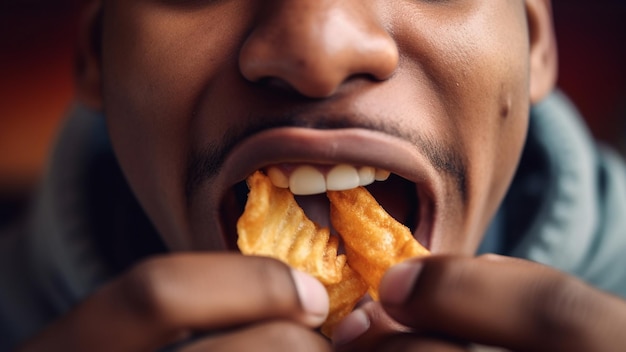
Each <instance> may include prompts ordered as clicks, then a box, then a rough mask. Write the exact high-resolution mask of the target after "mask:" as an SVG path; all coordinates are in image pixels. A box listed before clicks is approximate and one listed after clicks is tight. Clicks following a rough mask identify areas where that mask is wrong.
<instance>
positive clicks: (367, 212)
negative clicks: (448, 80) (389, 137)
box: [237, 172, 428, 336]
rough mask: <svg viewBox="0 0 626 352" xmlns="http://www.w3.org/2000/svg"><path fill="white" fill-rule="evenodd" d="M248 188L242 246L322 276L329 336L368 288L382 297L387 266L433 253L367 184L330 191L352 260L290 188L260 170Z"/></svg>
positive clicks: (240, 224)
mask: <svg viewBox="0 0 626 352" xmlns="http://www.w3.org/2000/svg"><path fill="white" fill-rule="evenodd" d="M248 186H249V188H250V193H249V195H248V202H247V203H246V209H245V211H244V213H243V215H242V216H241V217H240V218H239V221H238V222H237V232H238V234H239V239H238V241H237V245H238V246H239V249H240V250H241V252H242V253H243V254H247V255H262V256H269V257H273V258H277V259H279V260H282V261H283V262H285V263H287V264H288V265H290V266H292V267H293V268H296V269H298V270H302V271H305V272H307V273H309V274H311V275H313V276H314V277H316V278H317V279H318V280H320V281H321V282H322V283H323V284H324V285H325V287H326V289H327V291H328V296H329V300H330V302H329V303H330V308H329V315H328V318H327V320H326V322H325V323H324V324H323V325H322V332H323V333H324V334H325V335H326V336H330V334H331V332H332V329H333V328H334V326H335V325H336V324H337V323H338V322H340V321H341V319H343V318H344V317H345V316H346V315H347V314H349V313H350V312H351V311H352V310H353V309H354V306H355V305H356V304H357V303H358V301H359V300H360V299H361V298H362V297H363V295H364V294H365V292H366V291H367V290H368V289H369V291H370V295H371V296H372V297H373V298H374V299H377V298H378V285H379V283H380V279H381V278H382V275H383V274H384V273H385V271H387V269H389V268H390V267H391V266H392V265H394V264H396V263H398V262H400V261H403V260H405V259H407V258H410V257H414V256H420V255H426V254H428V250H426V249H425V248H424V247H422V246H421V245H420V244H419V243H418V242H417V241H416V240H415V239H414V238H413V236H412V234H411V232H410V231H409V229H408V228H406V227H405V226H404V225H402V224H400V223H399V222H397V221H396V220H395V219H393V218H392V217H391V216H390V215H389V214H387V212H386V211H385V210H384V209H383V208H382V207H381V206H380V205H379V204H378V203H377V202H376V200H375V199H374V197H373V196H372V195H371V194H369V192H368V191H367V190H366V189H365V188H362V187H360V188H358V189H354V190H349V191H332V192H330V191H329V192H328V197H329V199H330V201H331V221H332V224H333V227H334V228H335V229H336V230H337V231H338V233H339V234H340V236H341V237H342V238H343V240H344V243H345V247H346V253H347V261H348V263H349V264H348V263H346V256H345V255H337V249H338V245H339V243H338V239H337V238H336V237H333V236H330V233H329V229H327V228H321V227H319V226H318V225H317V224H315V223H313V222H312V221H311V220H310V219H308V218H307V217H306V215H305V214H304V211H303V210H302V208H300V206H299V205H298V203H297V202H296V201H295V199H294V197H293V194H292V193H291V192H290V191H289V190H287V189H281V188H277V187H275V186H274V185H272V183H271V181H270V180H269V178H268V177H267V176H265V175H264V174H263V173H261V172H256V173H254V174H253V175H252V176H250V177H249V178H248Z"/></svg>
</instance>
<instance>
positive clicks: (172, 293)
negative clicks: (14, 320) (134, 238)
mask: <svg viewBox="0 0 626 352" xmlns="http://www.w3.org/2000/svg"><path fill="white" fill-rule="evenodd" d="M327 311H328V296H327V295H326V291H325V289H324V287H323V286H322V285H321V284H320V283H319V282H317V281H316V280H315V279H313V278H311V277H310V276H308V275H305V274H302V273H299V272H295V271H292V270H290V269H289V268H288V267H287V266H286V265H284V264H282V263H280V262H278V261H276V260H272V259H268V258H259V257H245V256H242V255H235V254H183V255H180V254H179V255H171V256H166V257H161V258H156V259H151V260H148V261H146V262H144V263H142V264H140V265H138V266H137V267H135V268H134V269H132V270H131V271H129V272H128V273H127V274H125V275H123V276H121V277H119V278H118V279H116V280H114V281H113V282H111V283H109V284H107V285H105V286H104V287H102V288H101V289H100V290H98V291H97V292H96V293H95V294H93V295H92V296H91V297H89V298H88V299H86V300H85V301H84V302H83V303H81V304H80V305H78V307H76V308H75V309H74V310H73V311H71V312H70V313H68V314H67V315H66V316H64V317H62V318H61V319H60V320H59V321H57V322H55V323H54V324H52V325H51V326H50V327H49V328H47V329H46V330H44V331H43V332H42V333H41V334H40V335H39V336H37V337H36V338H35V339H34V340H32V341H30V342H28V343H27V344H25V345H24V346H23V348H22V349H21V350H20V351H129V352H131V351H154V350H158V349H160V348H163V347H166V346H169V345H171V344H173V343H180V342H181V341H186V340H187V339H188V338H189V337H190V336H192V335H193V336H194V337H195V336H199V337H198V338H194V339H193V341H192V342H190V343H189V344H185V345H184V346H183V347H181V348H180V349H179V350H181V351H204V350H211V351H214V350H229V351H247V350H253V351H298V350H301V349H302V346H306V347H307V349H306V350H307V351H310V350H314V351H327V350H330V346H329V344H328V343H327V341H326V340H325V339H324V338H323V337H321V336H320V335H319V334H318V333H316V332H315V331H314V330H313V328H314V327H317V326H318V325H320V324H321V323H322V322H323V321H324V320H325V319H326V314H327ZM203 334H204V336H203Z"/></svg>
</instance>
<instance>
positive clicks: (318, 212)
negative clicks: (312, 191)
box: [295, 194, 331, 228]
mask: <svg viewBox="0 0 626 352" xmlns="http://www.w3.org/2000/svg"><path fill="white" fill-rule="evenodd" d="M295 198H296V201H297V202H298V204H299V205H300V207H301V208H302V210H304V213H305V214H306V216H307V217H308V218H309V219H311V221H313V222H314V223H316V224H318V225H319V226H321V227H328V228H330V227H331V225H330V202H329V201H328V198H327V197H326V194H316V195H312V196H295Z"/></svg>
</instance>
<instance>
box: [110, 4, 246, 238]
mask: <svg viewBox="0 0 626 352" xmlns="http://www.w3.org/2000/svg"><path fill="white" fill-rule="evenodd" d="M111 3H112V4H111ZM111 3H109V4H108V5H106V6H107V7H106V8H105V11H111V12H114V13H112V14H111V15H110V16H105V23H104V31H103V82H104V85H103V92H104V104H105V115H106V117H107V124H108V128H109V132H110V135H111V140H112V143H113V147H114V150H115V152H116V154H117V157H118V159H119V161H120V164H121V167H122V170H123V171H124V173H125V175H126V177H127V179H128V180H129V183H130V186H131V188H132V189H133V191H134V192H135V194H136V195H137V197H138V199H139V201H140V202H141V204H142V205H143V207H144V208H145V209H146V211H147V212H148V214H149V216H150V218H152V219H153V220H154V221H155V225H156V226H157V229H158V230H159V232H160V233H161V234H162V235H163V236H164V238H165V240H166V242H168V245H169V246H170V247H172V248H174V249H186V248H189V246H190V244H189V235H188V232H189V231H188V228H187V216H188V215H187V212H188V210H187V209H186V207H187V202H186V198H185V181H186V172H187V164H188V156H189V150H190V149H192V148H193V146H192V145H191V144H192V142H191V141H192V138H190V136H191V135H192V133H193V129H194V128H193V123H194V115H195V113H196V109H197V106H198V104H199V103H200V102H201V101H202V100H203V97H204V95H205V92H206V91H207V90H208V89H210V87H211V85H212V82H213V81H214V79H215V77H216V76H218V75H219V72H220V71H221V69H222V67H223V66H224V65H225V64H226V63H227V62H230V61H231V60H229V59H230V58H231V57H232V55H231V53H232V52H233V49H231V47H233V46H236V45H237V39H236V38H233V37H229V36H227V35H224V33H223V31H220V30H217V28H220V26H222V25H223V23H222V22H224V21H226V19H227V18H228V16H225V15H224V13H223V12H222V13H221V15H222V16H221V17H218V16H217V15H215V14H213V13H212V12H211V13H205V12H202V11H198V12H195V11H189V12H185V11H182V12H181V11H179V12H176V11H172V10H171V9H169V10H168V9H164V8H163V7H162V6H158V5H155V4H154V3H152V2H139V3H138V4H136V5H134V6H128V4H124V2H122V1H120V2H119V4H115V2H111ZM207 11H208V10H207ZM231 12H233V14H234V10H232V11H231ZM226 13H229V12H226ZM237 16H239V17H240V16H241V15H240V14H238V15H237ZM106 18H115V22H114V23H107V22H106ZM231 27H233V26H231ZM236 32H237V31H236V30H233V32H232V33H233V35H234V33H236ZM211 133H214V134H215V135H214V136H212V135H210V134H211ZM208 134H209V135H207V136H205V138H207V139H211V138H217V137H218V136H219V134H220V133H219V131H215V130H209V131H208Z"/></svg>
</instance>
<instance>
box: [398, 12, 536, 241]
mask: <svg viewBox="0 0 626 352" xmlns="http://www.w3.org/2000/svg"><path fill="white" fill-rule="evenodd" d="M468 4H469V3H468ZM508 5H509V4H508V3H506V4H505V3H504V2H502V3H499V2H487V1H477V2H475V3H472V5H467V6H468V8H467V10H466V12H464V13H462V15H459V16H458V17H451V18H447V22H445V23H444V25H443V26H442V25H441V22H440V21H436V20H432V21H430V22H429V21H428V19H424V20H423V21H421V22H419V23H418V24H415V22H414V21H413V22H409V23H406V24H404V25H403V27H404V28H406V29H405V30H404V31H405V32H404V34H405V35H406V38H413V40H412V41H409V40H404V42H403V44H404V46H403V47H404V48H405V49H406V50H405V51H404V52H405V55H406V56H407V57H408V58H409V60H410V61H412V62H415V63H416V64H415V67H416V69H417V70H419V72H420V73H419V74H418V75H419V76H420V82H419V83H420V84H426V85H429V86H430V87H431V88H430V90H431V91H432V92H435V94H434V96H436V103H434V104H436V105H438V107H437V109H438V111H440V114H439V117H438V118H437V119H436V120H433V121H432V126H434V127H433V128H432V130H433V131H434V133H435V134H436V135H437V138H438V139H439V140H445V141H447V143H449V144H451V145H454V146H455V149H456V150H457V151H458V154H459V155H461V156H462V158H463V159H464V161H465V164H466V166H467V175H466V182H467V184H466V185H467V191H468V193H467V200H466V201H465V204H464V207H463V209H464V210H463V211H462V214H461V215H458V214H454V215H450V217H451V218H454V219H455V220H457V221H460V222H462V224H463V225H461V227H463V228H459V229H458V231H461V232H462V233H465V234H466V236H465V237H464V240H462V241H460V240H459V238H458V237H455V238H452V239H451V242H450V243H447V244H446V246H448V247H449V248H454V249H455V250H458V251H463V252H467V253H469V252H473V251H474V250H475V248H476V247H477V245H478V243H479V242H480V239H481V237H482V234H483V233H484V231H485V229H486V227H487V226H488V223H489V221H490V219H491V218H492V216H493V214H494V213H495V211H496V209H497V207H498V206H499V204H500V202H501V200H502V198H503V196H504V194H505V192H506V190H507V188H508V186H509V184H510V182H511V179H512V176H513V174H514V172H515V168H516V166H517V163H518V161H519V157H520V154H521V149H522V147H523V144H524V140H525V135H526V129H527V124H528V110H529V102H530V100H529V95H528V86H529V82H528V77H529V66H528V56H529V51H528V50H529V48H528V38H527V37H526V33H527V32H526V23H525V19H524V16H523V15H522V13H520V11H523V8H522V7H521V6H520V7H519V8H517V7H512V6H508ZM459 13H461V12H459ZM423 82H425V83H423ZM459 217H462V219H459ZM452 242H454V243H452Z"/></svg>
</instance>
